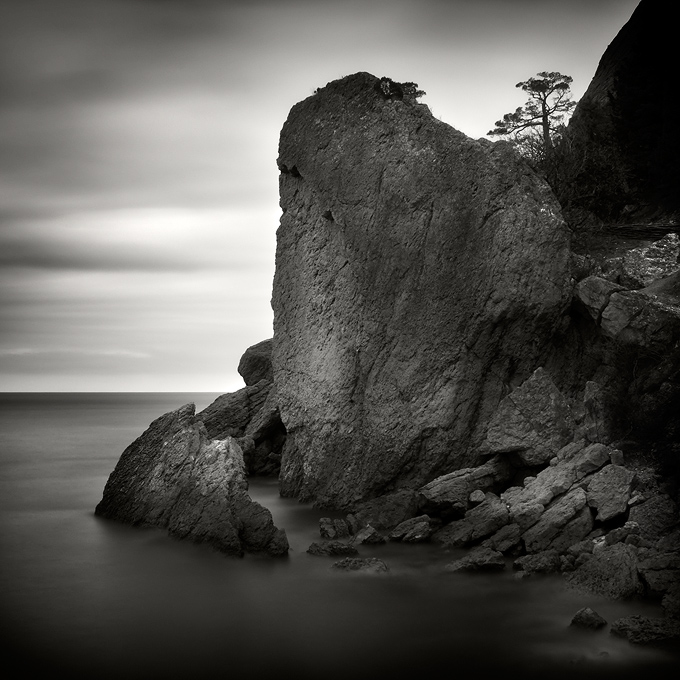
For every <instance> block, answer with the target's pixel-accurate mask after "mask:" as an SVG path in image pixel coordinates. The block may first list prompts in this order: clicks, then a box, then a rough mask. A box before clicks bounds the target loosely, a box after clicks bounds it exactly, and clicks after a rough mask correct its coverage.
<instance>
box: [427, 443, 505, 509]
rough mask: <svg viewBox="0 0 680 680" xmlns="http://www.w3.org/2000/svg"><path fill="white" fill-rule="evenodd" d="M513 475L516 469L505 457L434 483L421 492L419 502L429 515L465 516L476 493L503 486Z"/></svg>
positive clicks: (444, 477) (458, 472) (456, 472)
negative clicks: (473, 494) (431, 513)
mask: <svg viewBox="0 0 680 680" xmlns="http://www.w3.org/2000/svg"><path fill="white" fill-rule="evenodd" d="M511 475H512V467H511V465H510V464H509V463H508V462H507V460H505V458H504V457H502V456H495V457H494V458H492V459H491V460H489V461H488V462H486V463H485V464H484V465H480V466H479V467H475V468H463V469H462V470H456V471H455V472H450V473H448V474H446V475H442V476H441V477H437V479H434V480H432V481H431V482H429V483H428V484H426V485H425V486H423V487H422V488H420V489H419V490H418V503H419V506H420V508H421V509H422V510H424V511H425V512H433V513H436V514H439V515H443V516H444V517H449V518H451V517H462V516H463V515H464V514H465V512H466V511H467V509H468V507H469V505H470V502H469V500H470V496H471V494H472V493H474V492H475V491H482V492H484V491H488V490H490V489H493V488H494V487H496V486H497V485H499V484H503V483H504V482H506V481H507V480H508V479H510V477H511Z"/></svg>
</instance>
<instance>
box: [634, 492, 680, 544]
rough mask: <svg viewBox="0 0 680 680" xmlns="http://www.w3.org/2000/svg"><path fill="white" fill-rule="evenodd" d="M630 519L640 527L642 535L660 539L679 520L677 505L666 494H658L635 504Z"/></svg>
mask: <svg viewBox="0 0 680 680" xmlns="http://www.w3.org/2000/svg"><path fill="white" fill-rule="evenodd" d="M628 519H629V520H630V521H631V522H635V523H636V524H637V525H638V526H639V527H640V535H641V536H642V537H643V538H645V539H647V540H648V541H653V542H654V541H658V540H659V539H660V538H661V537H663V536H664V535H665V534H666V533H668V532H669V531H670V529H671V528H672V527H673V526H674V525H675V524H676V522H677V521H678V511H677V506H676V505H675V503H674V502H673V499H672V498H670V497H669V496H667V495H666V494H657V495H654V496H652V497H651V498H649V499H647V500H646V501H644V502H643V503H640V504H638V505H634V506H633V507H632V508H631V509H630V511H629V513H628Z"/></svg>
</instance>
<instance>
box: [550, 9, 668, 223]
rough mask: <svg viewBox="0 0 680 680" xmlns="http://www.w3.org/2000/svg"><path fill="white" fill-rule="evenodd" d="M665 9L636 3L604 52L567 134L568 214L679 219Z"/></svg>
mask: <svg viewBox="0 0 680 680" xmlns="http://www.w3.org/2000/svg"><path fill="white" fill-rule="evenodd" d="M669 11H670V6H669V5H668V4H667V3H664V2H661V0H642V1H641V2H640V4H639V5H638V7H637V9H636V10H635V12H634V13H633V15H632V16H631V18H630V20H629V21H628V23H627V24H626V25H625V26H624V27H623V28H622V29H621V31H619V33H618V34H617V36H616V37H615V38H614V40H613V41H612V42H611V44H610V45H609V47H608V48H607V49H606V51H605V52H604V54H603V56H602V59H601V60H600V63H599V65H598V68H597V71H596V73H595V76H594V78H593V80H592V81H591V83H590V85H589V87H588V89H587V90H586V92H585V94H584V95H583V97H582V98H581V100H580V101H579V102H578V105H577V107H576V109H575V110H574V114H573V116H572V118H571V121H570V123H569V127H568V131H567V140H568V151H567V153H566V158H565V159H564V160H563V162H564V168H563V172H564V173H565V174H566V176H567V177H568V180H567V183H568V184H569V185H570V189H569V191H568V192H567V197H568V199H569V202H570V203H571V204H572V207H580V208H585V209H587V210H589V211H592V212H593V213H595V214H596V215H597V216H598V217H599V218H601V219H604V220H616V221H622V220H628V221H630V220H641V219H648V218H656V219H664V218H669V217H671V216H676V217H677V215H678V213H679V212H680V195H679V194H678V186H680V172H679V170H678V162H677V158H678V155H679V154H680V144H679V143H678V136H677V134H676V133H675V128H676V124H677V123H676V118H677V113H676V104H675V91H674V88H673V85H672V83H673V82H674V80H675V76H676V63H677V56H676V55H675V51H676V44H677V37H676V35H677V30H676V27H675V22H674V21H673V20H672V19H671V17H670V14H669Z"/></svg>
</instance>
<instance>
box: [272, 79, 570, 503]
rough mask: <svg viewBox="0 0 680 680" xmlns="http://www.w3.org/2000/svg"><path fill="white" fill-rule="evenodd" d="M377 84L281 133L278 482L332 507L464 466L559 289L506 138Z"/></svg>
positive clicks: (553, 308)
mask: <svg viewBox="0 0 680 680" xmlns="http://www.w3.org/2000/svg"><path fill="white" fill-rule="evenodd" d="M379 86H380V80H379V79H378V78H376V77H374V76H372V75H370V74H367V73H358V74H355V75H352V76H348V77H346V78H343V79H341V80H338V81H334V82H332V83H329V84H328V85H327V86H326V87H324V88H321V89H320V90H318V92H317V93H316V94H314V95H313V96H311V97H309V98H308V99H306V100H305V101H303V102H301V103H299V104H297V105H296V106H294V107H293V109H292V110H291V112H290V115H289V117H288V120H287V121H286V123H285V125H284V127H283V130H282V133H281V138H280V145H279V159H278V165H279V168H280V170H281V176H280V195H281V207H282V209H283V215H282V218H281V224H280V227H279V230H278V234H277V256H276V274H275V280H274V293H273V299H272V306H273V309H274V347H273V355H272V361H273V366H274V379H275V383H276V385H277V389H278V394H279V407H280V410H281V418H282V421H283V423H284V425H285V427H286V430H287V441H286V447H285V450H284V455H283V462H282V472H281V491H282V493H283V494H284V495H286V496H296V497H298V498H300V499H302V500H314V501H316V502H317V504H318V505H320V506H327V507H338V508H342V509H347V508H348V507H349V506H351V505H353V504H354V503H356V502H359V501H362V500H364V499H367V498H370V497H372V496H375V495H377V494H378V493H380V492H381V490H382V489H385V488H398V487H400V486H401V487H403V486H406V485H412V486H414V487H415V486H418V485H422V484H424V483H426V482H427V481H428V480H431V479H433V478H435V477H436V476H437V475H441V474H442V473H444V472H448V471H450V470H455V469H458V468H461V467H464V466H468V467H472V466H474V465H476V464H478V463H479V462H480V454H479V449H478V447H479V444H480V443H481V441H482V439H483V436H484V431H485V429H486V424H487V422H488V418H489V417H490V415H491V414H492V413H493V412H494V411H495V409H496V407H497V405H498V403H499V401H500V399H501V398H502V397H503V396H504V391H505V390H506V386H507V385H508V384H518V383H520V382H521V381H522V380H523V379H525V378H527V377H528V376H529V375H530V374H531V372H532V371H533V370H534V369H535V367H536V366H537V365H539V356H541V355H542V353H543V351H544V347H545V343H546V342H547V341H548V340H549V338H551V337H552V335H553V332H554V331H555V329H556V328H557V327H558V326H559V325H560V323H561V319H562V314H563V312H564V311H565V309H566V306H567V304H568V302H569V298H570V288H571V284H570V277H571V271H570V260H569V252H568V241H569V236H568V233H567V229H566V227H565V225H564V222H563V220H562V218H561V214H560V210H559V206H558V205H557V203H556V201H555V199H554V197H553V196H552V194H551V192H550V190H549V189H548V187H547V185H546V184H545V183H544V182H543V181H542V180H541V179H539V178H538V177H537V176H536V175H535V174H534V173H533V172H532V171H530V169H529V168H528V167H527V165H526V164H525V163H524V162H523V161H522V160H520V159H519V157H518V156H517V155H516V154H515V152H514V150H513V149H511V148H510V147H509V146H508V145H506V144H504V143H497V144H492V143H489V142H486V141H475V140H471V139H469V138H467V137H466V136H465V135H463V134H461V133H459V132H457V131H456V130H454V129H453V128H451V127H449V126H448V125H446V124H444V123H442V122H440V121H438V120H437V119H436V118H435V117H433V116H432V114H431V113H430V112H429V110H428V109H427V107H425V106H423V105H420V104H417V103H415V102H413V101H411V100H408V98H398V97H393V96H389V95H387V96H386V95H385V94H384V92H382V91H381V90H380V87H379ZM395 423H400V427H399V428H395V427H394V424H395ZM368 451H370V455H367V452H368Z"/></svg>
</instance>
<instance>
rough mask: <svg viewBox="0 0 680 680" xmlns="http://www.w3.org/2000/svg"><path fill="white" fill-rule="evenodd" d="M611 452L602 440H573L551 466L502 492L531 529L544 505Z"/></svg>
mask: <svg viewBox="0 0 680 680" xmlns="http://www.w3.org/2000/svg"><path fill="white" fill-rule="evenodd" d="M610 453H611V449H610V448H609V447H607V446H604V445H603V444H600V443H595V444H590V445H588V446H586V443H585V442H573V443H571V444H568V445H567V446H565V447H564V448H562V449H560V451H558V453H557V455H556V456H555V458H554V459H553V460H552V464H551V465H550V466H549V467H547V468H545V469H544V470H541V472H539V473H538V474H537V475H536V476H535V477H527V478H526V479H525V480H524V486H522V487H517V486H513V487H510V488H509V489H506V490H505V491H504V492H503V493H502V494H501V498H502V499H503V500H504V501H505V502H506V503H507V505H508V509H509V511H510V516H511V518H512V519H513V521H515V522H517V523H518V524H519V525H520V527H522V529H524V530H526V529H528V528H529V527H530V526H532V525H533V524H535V523H536V522H537V521H538V519H539V518H540V517H541V515H542V514H543V509H544V506H547V505H548V504H549V503H551V502H552V500H553V499H554V498H556V497H558V496H560V495H562V494H563V493H565V492H567V491H568V490H569V489H571V488H572V486H574V485H575V484H578V483H579V482H581V481H582V480H584V479H585V478H586V477H587V475H589V474H590V473H592V472H594V471H596V470H598V469H599V468H601V467H602V466H603V465H605V464H606V463H608V462H609V460H610Z"/></svg>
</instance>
